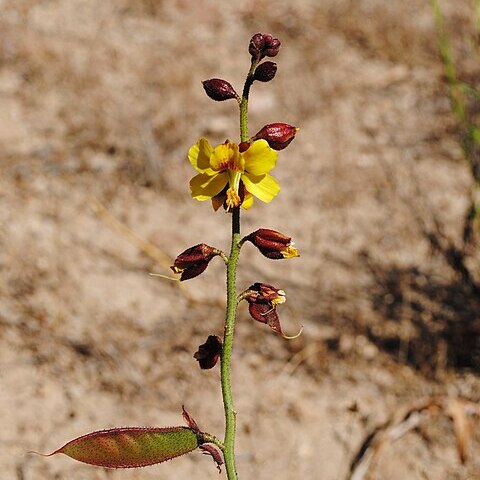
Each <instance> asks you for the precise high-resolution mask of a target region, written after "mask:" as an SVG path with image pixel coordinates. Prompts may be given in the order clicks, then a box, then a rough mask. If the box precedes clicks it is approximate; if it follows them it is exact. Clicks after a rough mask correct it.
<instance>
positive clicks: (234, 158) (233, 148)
mask: <svg viewBox="0 0 480 480" xmlns="http://www.w3.org/2000/svg"><path fill="white" fill-rule="evenodd" d="M210 166H211V168H212V169H213V170H215V171H217V172H218V171H219V170H220V171H221V170H226V169H228V170H237V171H241V172H243V170H244V168H245V167H244V161H243V158H242V157H241V156H240V153H239V152H238V145H237V144H236V143H231V142H225V143H222V144H220V145H217V146H216V147H215V149H214V150H213V153H212V156H211V157H210Z"/></svg>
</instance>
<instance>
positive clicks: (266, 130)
mask: <svg viewBox="0 0 480 480" xmlns="http://www.w3.org/2000/svg"><path fill="white" fill-rule="evenodd" d="M298 130H299V129H298V128H297V127H293V126H292V125H288V123H270V124H268V125H265V126H264V127H263V128H262V129H261V130H260V131H259V132H258V133H257V134H255V136H254V137H253V138H252V140H260V139H263V140H266V141H267V142H268V144H269V145H270V147H271V148H273V149H274V150H283V149H284V148H286V147H288V145H290V142H291V141H292V140H293V139H294V138H295V135H296V133H297V132H298Z"/></svg>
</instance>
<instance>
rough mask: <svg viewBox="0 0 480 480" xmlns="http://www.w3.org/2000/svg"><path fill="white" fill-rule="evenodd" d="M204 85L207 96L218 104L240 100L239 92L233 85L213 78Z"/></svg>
mask: <svg viewBox="0 0 480 480" xmlns="http://www.w3.org/2000/svg"><path fill="white" fill-rule="evenodd" d="M202 84H203V88H204V90H205V92H206V93H207V95H208V96H209V97H210V98H211V99H212V100H215V101H217V102H223V101H224V100H229V99H230V98H238V95H237V92H236V91H235V89H234V88H233V87H232V85H230V83H228V82H227V81H226V80H222V79H221V78H211V79H210V80H205V81H204V82H202Z"/></svg>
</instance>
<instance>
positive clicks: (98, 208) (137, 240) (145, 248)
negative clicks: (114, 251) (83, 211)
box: [90, 198, 225, 307]
mask: <svg viewBox="0 0 480 480" xmlns="http://www.w3.org/2000/svg"><path fill="white" fill-rule="evenodd" d="M90 207H91V209H92V210H93V212H94V213H95V214H96V215H98V216H99V217H100V218H101V219H102V220H103V221H105V223H107V224H108V225H109V226H110V228H112V229H113V230H114V231H115V232H117V233H118V234H119V235H121V236H122V237H123V238H125V239H126V240H127V241H128V242H130V243H131V244H132V245H134V246H135V247H137V248H138V249H139V250H140V251H141V252H143V253H144V254H145V255H147V256H148V257H150V258H151V259H152V260H154V261H155V262H157V263H158V264H159V265H161V266H162V267H163V268H164V269H165V270H167V271H168V272H169V273H170V265H171V264H172V259H171V258H170V256H169V255H167V254H166V253H164V252H163V251H162V250H160V249H159V248H158V247H157V246H155V245H154V244H153V243H151V242H149V241H148V240H146V239H145V238H143V237H141V236H140V235H138V234H137V233H136V232H134V231H133V230H132V229H130V228H129V227H128V226H127V225H125V224H124V223H122V222H120V220H118V219H116V218H115V217H114V216H113V215H112V214H111V213H110V212H109V211H108V209H107V208H106V207H105V206H104V205H103V204H102V203H101V202H100V201H98V200H97V199H96V198H94V199H92V200H91V201H90ZM173 283H174V285H175V286H176V287H177V288H178V289H179V290H180V292H181V293H182V295H183V296H184V297H185V298H186V299H187V300H188V301H189V302H192V303H201V304H204V305H213V306H221V307H223V306H224V304H225V302H224V301H223V300H219V299H213V300H204V299H202V300H199V299H198V298H196V297H194V296H193V295H192V293H191V292H190V291H189V290H188V288H187V287H186V286H185V284H184V283H181V282H177V281H176V282H173Z"/></svg>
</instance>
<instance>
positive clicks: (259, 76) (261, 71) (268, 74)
mask: <svg viewBox="0 0 480 480" xmlns="http://www.w3.org/2000/svg"><path fill="white" fill-rule="evenodd" d="M276 73H277V64H276V63H273V62H270V61H268V62H263V63H261V64H260V65H259V66H258V67H257V68H256V70H255V73H254V75H253V78H254V79H255V80H258V81H259V82H269V81H270V80H273V79H274V77H275V74H276Z"/></svg>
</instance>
